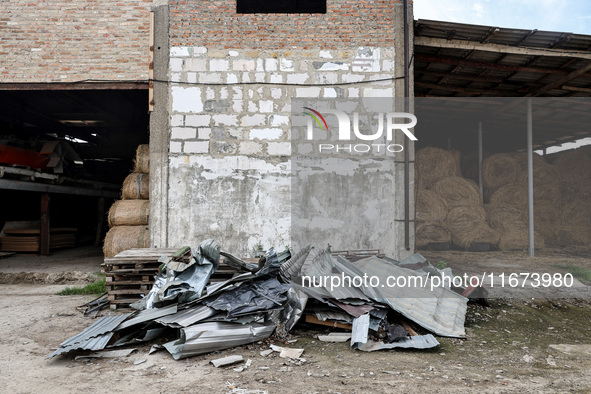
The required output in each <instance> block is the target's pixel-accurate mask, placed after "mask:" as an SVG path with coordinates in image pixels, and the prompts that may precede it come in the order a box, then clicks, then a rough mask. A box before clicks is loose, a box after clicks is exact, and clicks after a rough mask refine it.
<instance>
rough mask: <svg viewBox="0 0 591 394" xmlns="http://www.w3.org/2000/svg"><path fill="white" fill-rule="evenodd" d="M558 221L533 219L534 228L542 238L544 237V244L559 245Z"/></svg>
mask: <svg viewBox="0 0 591 394" xmlns="http://www.w3.org/2000/svg"><path fill="white" fill-rule="evenodd" d="M557 223H558V222H549V221H544V220H537V219H535V220H534V228H535V231H536V232H537V233H539V234H540V235H541V236H542V238H544V245H545V246H559V245H560V236H559V234H560V227H558V226H557Z"/></svg>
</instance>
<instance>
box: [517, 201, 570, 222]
mask: <svg viewBox="0 0 591 394" xmlns="http://www.w3.org/2000/svg"><path fill="white" fill-rule="evenodd" d="M525 216H526V217H527V213H525ZM561 220H562V213H561V212H560V204H559V203H551V202H535V201H534V222H535V223H536V224H537V223H539V222H546V223H549V224H554V226H558V225H559V224H560V223H561Z"/></svg>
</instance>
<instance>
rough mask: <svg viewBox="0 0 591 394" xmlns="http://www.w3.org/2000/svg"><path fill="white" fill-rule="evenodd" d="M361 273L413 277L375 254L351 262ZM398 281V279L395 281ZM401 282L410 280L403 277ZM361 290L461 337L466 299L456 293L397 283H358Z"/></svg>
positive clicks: (430, 327) (425, 323)
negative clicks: (404, 279) (390, 284)
mask: <svg viewBox="0 0 591 394" xmlns="http://www.w3.org/2000/svg"><path fill="white" fill-rule="evenodd" d="M353 264H354V265H355V267H356V268H358V269H359V271H360V274H361V276H363V274H367V275H368V276H369V277H371V276H376V277H378V278H382V280H386V278H388V277H405V278H407V279H408V278H410V277H415V276H416V273H414V271H412V270H408V269H406V268H401V267H398V266H396V265H394V264H391V263H389V262H387V261H385V260H382V259H380V258H377V257H368V258H366V259H363V260H359V261H356V262H355V263H353ZM399 283H402V281H401V282H399ZM405 283H411V282H410V280H406V281H405ZM362 289H363V291H364V293H366V294H367V295H368V296H370V297H371V298H372V299H374V300H376V301H378V302H382V303H384V304H387V305H389V306H390V307H391V308H392V309H394V310H396V311H397V312H399V313H400V314H402V315H403V316H405V317H407V318H408V319H410V320H412V321H414V322H415V323H417V324H419V325H421V326H422V327H424V328H426V329H428V330H429V331H432V332H434V333H435V334H438V335H442V336H448V337H464V336H465V335H466V332H465V330H464V319H465V317H466V310H467V304H468V299H467V298H465V297H462V296H460V295H458V294H457V293H455V292H453V291H451V290H448V289H445V288H442V287H435V288H433V290H432V289H431V288H430V287H418V286H417V287H415V286H410V285H409V286H406V287H397V286H387V285H386V284H383V286H379V287H372V286H364V287H362Z"/></svg>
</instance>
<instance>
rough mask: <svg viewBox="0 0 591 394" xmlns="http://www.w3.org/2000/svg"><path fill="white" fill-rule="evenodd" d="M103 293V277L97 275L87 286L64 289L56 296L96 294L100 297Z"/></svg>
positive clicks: (99, 274)
mask: <svg viewBox="0 0 591 394" xmlns="http://www.w3.org/2000/svg"><path fill="white" fill-rule="evenodd" d="M104 292H105V275H103V274H101V273H98V274H97V279H96V280H95V281H94V282H92V283H89V284H87V285H86V286H84V287H66V288H65V289H63V290H62V291H60V292H58V293H57V295H87V294H96V295H101V294H103V293H104Z"/></svg>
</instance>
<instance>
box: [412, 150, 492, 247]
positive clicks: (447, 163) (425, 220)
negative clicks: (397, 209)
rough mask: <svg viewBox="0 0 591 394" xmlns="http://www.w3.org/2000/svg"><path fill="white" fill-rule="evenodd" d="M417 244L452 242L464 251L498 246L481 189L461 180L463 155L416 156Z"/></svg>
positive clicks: (435, 152)
mask: <svg viewBox="0 0 591 394" xmlns="http://www.w3.org/2000/svg"><path fill="white" fill-rule="evenodd" d="M415 161H416V168H417V174H416V176H417V179H416V182H417V183H418V185H419V186H418V190H417V199H416V211H417V212H416V244H417V246H418V247H419V248H420V247H429V246H430V245H432V244H441V243H445V242H450V241H451V242H452V243H453V244H454V245H456V246H457V247H460V248H462V249H471V248H473V247H474V246H475V245H478V244H486V245H496V244H497V242H498V240H499V234H498V233H497V232H496V231H495V230H493V229H492V228H491V227H490V226H489V225H488V223H487V221H486V213H485V211H484V207H483V205H482V203H481V199H480V194H479V190H478V186H477V185H476V184H475V183H474V182H473V181H470V180H467V179H464V178H462V177H461V172H460V156H459V152H449V151H445V150H443V149H439V148H425V149H422V150H420V151H418V152H417V154H416V160H415Z"/></svg>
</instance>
